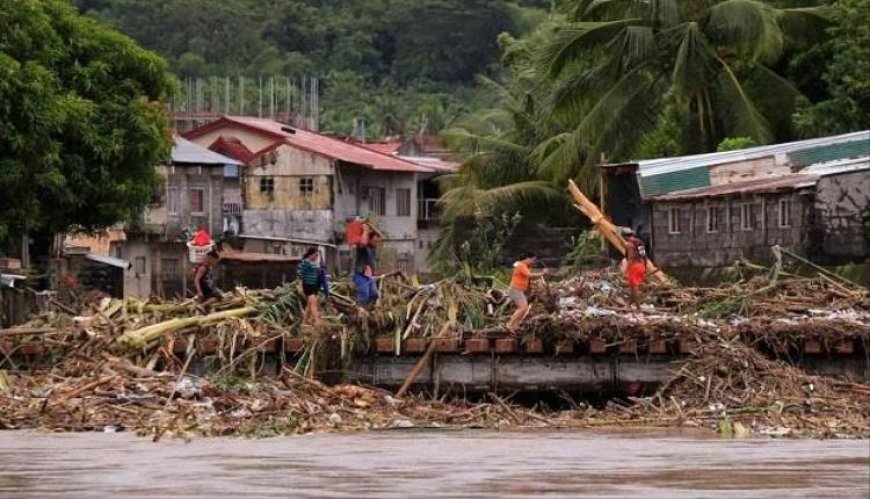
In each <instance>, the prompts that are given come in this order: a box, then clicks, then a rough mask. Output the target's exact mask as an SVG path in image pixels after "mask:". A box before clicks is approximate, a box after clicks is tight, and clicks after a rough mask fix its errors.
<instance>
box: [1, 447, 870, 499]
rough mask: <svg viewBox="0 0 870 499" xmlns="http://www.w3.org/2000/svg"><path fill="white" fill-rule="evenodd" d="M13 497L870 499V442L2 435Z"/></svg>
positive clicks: (6, 483) (5, 475) (7, 487)
mask: <svg viewBox="0 0 870 499" xmlns="http://www.w3.org/2000/svg"><path fill="white" fill-rule="evenodd" d="M0 463H2V464H0V497H3V498H6V497H9V498H22V499H24V498H60V497H63V498H100V499H106V498H114V497H118V498H134V497H135V498H139V497H142V498H212V497H233V498H260V497H262V498H267V497H268V498H272V497H303V498H315V497H317V498H319V497H341V498H344V497H346V498H369V497H371V498H409V497H434V498H477V497H510V498H518V497H542V496H544V497H644V498H701V497H726V498H732V497H735V498H736V497H739V498H744V497H748V498H792V497H806V498H814V499H815V498H853V497H854V498H861V499H866V498H868V497H870V441H867V440H862V441H858V440H848V441H847V440H840V441H838V440H826V441H817V440H773V439H751V440H721V439H716V438H708V437H704V436H700V435H698V434H689V433H673V432H670V433H663V432H649V431H637V432H635V431H628V432H618V433H614V432H576V431H574V432H567V431H566V432H557V431H547V432H530V433H518V432H494V431H472V430H468V431H445V430H441V431H419V430H402V431H385V432H370V433H357V434H344V435H308V436H302V437H286V438H272V439H263V440H241V439H231V438H222V439H202V440H194V441H191V442H184V441H181V440H171V439H166V440H162V441H160V442H159V443H152V442H151V440H149V439H144V438H138V437H136V436H134V435H131V434H126V433H119V434H107V433H89V434H87V433H84V434H83V433H78V434H48V433H33V432H21V431H6V432H0Z"/></svg>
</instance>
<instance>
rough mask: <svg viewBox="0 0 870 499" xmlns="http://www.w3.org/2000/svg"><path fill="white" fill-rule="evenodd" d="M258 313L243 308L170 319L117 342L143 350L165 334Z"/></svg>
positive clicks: (127, 334) (128, 335) (138, 330)
mask: <svg viewBox="0 0 870 499" xmlns="http://www.w3.org/2000/svg"><path fill="white" fill-rule="evenodd" d="M256 311H257V309H256V308H254V307H242V308H236V309H232V310H224V311H221V312H214V313H212V314H209V315H206V316H205V317H184V318H180V319H170V320H168V321H163V322H159V323H157V324H152V325H150V326H145V327H143V328H140V329H136V330H133V331H127V332H126V333H124V334H122V335H121V336H120V337H119V338H118V340H117V342H118V344H119V345H121V346H124V347H127V348H143V347H144V346H145V345H147V344H148V343H151V342H152V341H154V340H156V339H158V338H160V337H161V336H163V335H164V334H172V333H174V332H176V331H180V330H182V329H184V328H186V327H190V326H207V325H210V324H213V323H215V322H220V321H222V320H224V319H230V318H234V317H245V316H248V315H252V314H253V313H255V312H256Z"/></svg>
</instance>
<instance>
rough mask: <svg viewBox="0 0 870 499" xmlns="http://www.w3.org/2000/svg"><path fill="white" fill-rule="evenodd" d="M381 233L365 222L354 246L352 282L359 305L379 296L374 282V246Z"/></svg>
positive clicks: (372, 300)
mask: <svg viewBox="0 0 870 499" xmlns="http://www.w3.org/2000/svg"><path fill="white" fill-rule="evenodd" d="M380 241H381V235H380V234H379V233H378V232H377V231H375V230H372V228H371V227H370V226H369V225H368V224H366V225H365V226H363V234H362V240H361V241H360V244H359V246H357V248H356V255H355V257H356V258H355V259H354V265H353V284H354V287H355V288H356V302H357V305H359V306H361V307H367V306H368V305H370V304H372V303H374V302H376V301H377V300H378V297H379V293H378V286H377V284H376V283H375V248H376V247H377V246H378V244H379V243H380Z"/></svg>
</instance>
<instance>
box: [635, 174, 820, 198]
mask: <svg viewBox="0 0 870 499" xmlns="http://www.w3.org/2000/svg"><path fill="white" fill-rule="evenodd" d="M818 180H819V176H818V175H807V174H803V173H795V174H793V175H782V176H778V177H766V178H758V179H753V180H744V181H741V182H732V183H730V184H721V185H712V186H709V187H699V188H695V189H686V190H682V191H676V192H671V193H668V194H664V195H661V196H656V197H653V198H650V200H651V201H691V200H695V199H703V198H711V197H720V196H723V197H724V196H736V195H741V194H770V193H774V192H788V191H794V190H797V189H803V188H806V187H812V186H814V185H816V182H817V181H818Z"/></svg>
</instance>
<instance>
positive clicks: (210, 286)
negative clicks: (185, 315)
mask: <svg viewBox="0 0 870 499" xmlns="http://www.w3.org/2000/svg"><path fill="white" fill-rule="evenodd" d="M219 261H220V253H218V251H217V250H216V249H212V250H211V251H209V252H208V253H207V254H206V255H205V257H204V258H203V259H202V261H201V262H200V263H198V264H196V267H194V274H193V285H194V287H195V288H196V300H197V301H198V302H199V304H198V305H197V308H198V309H199V310H200V311H201V312H203V313H205V312H207V310H208V308H209V307H211V306H212V305H214V304H216V303H218V302H219V301H220V300H221V298H223V296H222V295H221V293H220V291H218V289H217V287H216V286H215V284H214V277H213V276H212V269H213V268H214V266H215V265H217V263H218V262H219Z"/></svg>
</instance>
